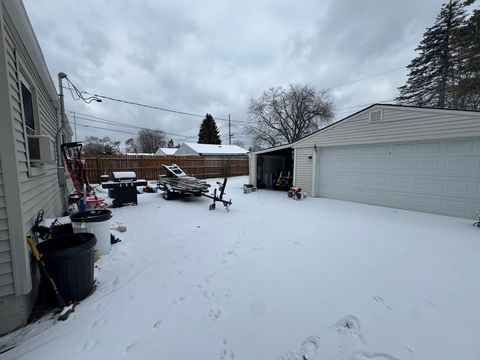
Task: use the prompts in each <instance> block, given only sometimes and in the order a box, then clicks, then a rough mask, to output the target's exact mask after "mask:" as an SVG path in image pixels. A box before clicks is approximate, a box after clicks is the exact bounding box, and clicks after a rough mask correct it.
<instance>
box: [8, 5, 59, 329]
mask: <svg viewBox="0 0 480 360" xmlns="http://www.w3.org/2000/svg"><path fill="white" fill-rule="evenodd" d="M21 78H25V79H26V81H27V82H28V83H29V85H30V88H31V90H32V98H33V107H34V116H35V124H36V126H35V133H36V134H39V135H40V134H42V135H48V136H50V137H51V138H52V140H53V141H54V140H55V136H56V131H57V129H58V120H57V108H58V99H57V95H56V91H55V87H54V86H53V83H52V81H51V78H50V75H49V74H48V70H47V68H46V65H45V62H44V59H43V55H42V53H41V50H40V48H39V46H38V43H37V41H36V39H35V35H34V34H33V30H32V28H31V26H30V24H29V21H28V17H27V14H26V12H25V9H24V7H23V4H22V3H21V2H17V1H4V0H0V79H1V81H0V109H1V113H2V115H3V116H2V117H1V118H0V121H1V125H2V132H0V149H1V155H0V157H1V158H0V335H2V334H5V333H7V332H9V331H12V330H14V329H15V328H17V327H19V326H21V325H22V324H25V323H26V321H27V319H28V317H29V316H30V313H31V309H32V306H33V303H34V301H35V298H36V294H37V285H38V282H39V273H38V270H37V267H36V265H33V266H32V263H31V257H30V254H29V250H28V246H27V245H26V241H25V236H26V235H27V234H29V233H30V232H31V228H32V226H33V222H34V219H35V217H36V215H37V213H38V211H39V210H40V209H44V210H45V215H46V216H48V217H58V216H61V215H62V208H63V206H62V199H61V194H60V190H59V189H60V187H59V184H58V177H57V166H56V164H46V165H39V166H36V167H35V166H33V164H31V165H30V164H29V159H28V153H27V151H28V146H27V135H26V131H25V126H24V123H23V112H22V97H21V85H20V79H21Z"/></svg>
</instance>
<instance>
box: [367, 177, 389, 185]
mask: <svg viewBox="0 0 480 360" xmlns="http://www.w3.org/2000/svg"><path fill="white" fill-rule="evenodd" d="M368 183H369V184H370V185H374V186H376V187H385V186H388V181H387V177H386V176H384V175H373V176H370V179H369V182H368Z"/></svg>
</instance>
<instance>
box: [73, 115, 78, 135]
mask: <svg viewBox="0 0 480 360" xmlns="http://www.w3.org/2000/svg"><path fill="white" fill-rule="evenodd" d="M73 127H74V128H75V142H77V119H76V118H75V113H73Z"/></svg>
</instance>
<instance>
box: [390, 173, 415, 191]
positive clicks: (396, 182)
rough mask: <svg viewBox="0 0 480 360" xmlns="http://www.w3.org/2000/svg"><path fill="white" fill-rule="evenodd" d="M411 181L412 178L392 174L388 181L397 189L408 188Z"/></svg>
mask: <svg viewBox="0 0 480 360" xmlns="http://www.w3.org/2000/svg"><path fill="white" fill-rule="evenodd" d="M412 182H413V180H412V179H411V178H409V177H407V176H393V177H392V179H391V182H390V183H391V184H392V186H393V187H395V188H397V189H410V188H411V186H412Z"/></svg>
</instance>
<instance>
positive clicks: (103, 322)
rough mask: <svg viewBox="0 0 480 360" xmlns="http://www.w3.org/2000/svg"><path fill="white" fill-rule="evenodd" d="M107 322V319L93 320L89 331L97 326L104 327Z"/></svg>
mask: <svg viewBox="0 0 480 360" xmlns="http://www.w3.org/2000/svg"><path fill="white" fill-rule="evenodd" d="M107 322H108V319H107V318H104V317H102V318H99V319H97V320H95V321H94V322H93V323H92V325H90V329H95V328H96V327H97V326H101V325H105V324H106V323H107Z"/></svg>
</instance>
